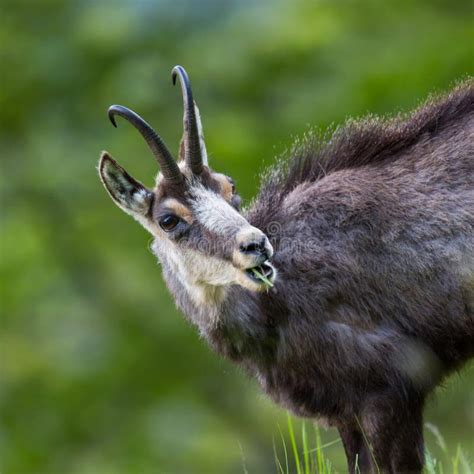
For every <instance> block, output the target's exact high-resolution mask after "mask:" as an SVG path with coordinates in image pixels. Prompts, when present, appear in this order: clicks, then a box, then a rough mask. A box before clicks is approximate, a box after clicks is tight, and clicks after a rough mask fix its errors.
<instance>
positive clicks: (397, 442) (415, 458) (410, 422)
mask: <svg viewBox="0 0 474 474" xmlns="http://www.w3.org/2000/svg"><path fill="white" fill-rule="evenodd" d="M394 435H395V436H394V442H393V448H392V453H391V458H392V467H393V470H394V472H397V473H398V472H400V473H406V474H408V473H409V474H418V473H421V472H422V470H423V464H424V443H423V414H422V406H421V405H410V407H409V410H406V411H405V413H404V415H402V416H401V417H400V418H399V423H398V425H397V426H396V433H394Z"/></svg>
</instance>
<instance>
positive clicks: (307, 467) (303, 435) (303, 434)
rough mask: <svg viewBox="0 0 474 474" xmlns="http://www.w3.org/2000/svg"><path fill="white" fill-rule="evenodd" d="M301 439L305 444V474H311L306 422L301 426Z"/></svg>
mask: <svg viewBox="0 0 474 474" xmlns="http://www.w3.org/2000/svg"><path fill="white" fill-rule="evenodd" d="M301 439H302V442H303V461H304V472H305V474H310V471H311V467H310V465H309V447H308V437H307V435H306V423H305V422H304V421H303V423H302V424H301Z"/></svg>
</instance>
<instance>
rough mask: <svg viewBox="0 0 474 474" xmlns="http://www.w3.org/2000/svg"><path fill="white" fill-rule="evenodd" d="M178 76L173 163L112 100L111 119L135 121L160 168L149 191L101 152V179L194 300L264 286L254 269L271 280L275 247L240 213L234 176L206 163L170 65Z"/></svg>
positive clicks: (195, 116) (193, 112)
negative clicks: (178, 128)
mask: <svg viewBox="0 0 474 474" xmlns="http://www.w3.org/2000/svg"><path fill="white" fill-rule="evenodd" d="M177 76H179V78H180V81H181V86H182V89H183V97H184V108H185V112H184V134H183V139H182V142H181V147H180V159H179V161H178V162H176V161H174V159H173V158H172V157H171V154H170V153H169V151H168V150H167V148H166V146H165V145H164V143H163V142H162V140H161V138H160V137H159V136H158V135H157V134H156V132H155V131H154V130H153V129H152V128H151V127H150V126H149V125H148V124H147V123H146V122H145V121H144V120H143V119H142V118H141V117H139V116H138V115H137V114H135V113H134V112H132V111H131V110H129V109H126V108H125V107H122V106H112V107H110V109H109V118H110V119H111V121H112V123H113V124H114V125H116V124H115V119H114V116H115V115H119V116H121V117H123V118H125V119H126V120H128V121H129V122H130V123H132V125H134V126H135V127H136V128H137V129H138V130H139V131H140V133H141V134H142V135H143V137H144V138H145V140H146V141H147V143H148V145H149V146H150V148H151V150H152V152H153V153H154V155H155V157H156V159H157V161H158V163H159V165H160V168H161V172H160V173H159V174H158V176H157V179H156V184H155V187H154V189H153V190H150V189H148V188H146V187H145V186H144V185H143V184H141V183H140V182H138V181H137V180H136V179H134V178H132V177H131V176H130V175H129V174H128V173H127V172H126V171H125V170H124V169H123V168H122V167H121V166H120V165H119V164H118V163H117V162H116V161H115V160H113V159H112V158H111V156H110V155H109V154H108V153H107V152H103V154H102V156H101V159H100V163H99V174H100V177H101V180H102V182H103V184H104V186H105V188H106V189H107V191H108V192H109V194H110V196H111V197H112V199H113V201H114V202H115V203H116V204H117V205H118V206H119V207H120V208H121V209H122V210H124V211H125V212H126V213H128V214H130V215H131V216H133V217H134V218H135V219H136V220H137V221H138V222H140V223H141V224H142V225H143V226H144V227H145V228H146V229H147V230H148V231H149V232H150V233H151V234H152V235H153V236H154V238H155V240H154V244H153V251H154V252H155V253H156V255H157V256H158V258H159V259H160V260H161V261H162V263H163V264H164V265H165V266H166V268H167V269H168V270H169V271H170V272H172V273H173V274H174V276H175V277H176V278H177V279H178V280H179V281H180V282H181V284H182V285H183V286H184V287H185V288H187V289H188V290H189V292H190V293H191V294H192V295H194V296H195V299H196V298H198V299H199V298H202V297H203V295H209V294H210V292H209V291H206V290H207V289H212V288H215V287H226V286H229V285H234V284H237V285H240V286H243V287H245V288H247V289H249V290H252V291H260V290H263V289H265V288H266V284H265V283H264V282H263V281H262V279H261V278H258V277H256V276H255V272H254V270H256V271H257V272H258V273H259V274H260V275H263V276H264V277H265V278H266V279H267V280H270V282H272V281H273V280H274V279H275V269H274V268H273V266H272V265H271V264H270V263H269V261H268V260H269V259H270V258H271V256H272V254H273V249H272V246H271V244H270V242H269V241H268V238H267V237H266V236H265V235H264V234H263V232H262V231H260V230H259V229H257V228H255V227H253V226H251V225H250V224H249V223H248V222H247V220H246V219H245V218H244V217H243V216H242V214H241V213H240V212H239V207H240V197H239V196H238V194H237V193H236V190H235V186H234V183H233V181H232V179H231V178H229V177H227V176H225V175H223V174H221V173H216V172H213V171H212V170H211V169H210V168H209V166H208V162H207V152H206V147H205V144H204V136H203V133H202V126H201V120H200V116H199V111H198V110H197V107H196V105H195V103H194V101H193V100H192V95H191V89H190V85H189V79H188V77H187V75H186V72H185V71H184V69H182V68H181V67H180V66H176V67H175V68H174V69H173V79H175V78H176V77H177ZM202 290H204V291H202ZM211 293H212V292H211ZM196 295H197V296H196Z"/></svg>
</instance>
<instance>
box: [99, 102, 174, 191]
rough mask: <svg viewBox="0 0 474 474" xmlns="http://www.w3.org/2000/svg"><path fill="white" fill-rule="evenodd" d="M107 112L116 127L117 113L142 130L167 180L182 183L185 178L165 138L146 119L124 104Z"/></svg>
mask: <svg viewBox="0 0 474 474" xmlns="http://www.w3.org/2000/svg"><path fill="white" fill-rule="evenodd" d="M107 113H108V116H109V119H110V121H111V122H112V125H113V126H114V127H116V126H117V124H116V122H115V115H119V116H120V117H123V118H124V119H125V120H127V121H128V122H130V123H131V124H132V125H133V126H134V127H135V128H136V129H137V130H138V131H139V132H140V134H141V135H142V137H143V138H144V139H145V141H146V142H147V144H148V146H149V147H150V150H151V151H152V152H153V155H154V156H155V158H156V161H158V164H159V165H160V169H161V173H162V174H163V176H164V178H165V179H166V180H167V181H172V182H173V183H180V182H181V181H182V180H183V176H182V175H181V171H180V170H179V167H178V164H177V163H176V161H175V160H174V158H173V157H172V156H171V153H170V152H169V151H168V148H166V145H165V144H164V142H163V140H162V139H161V138H160V136H159V135H158V134H157V133H156V132H155V130H153V128H152V127H151V126H150V125H149V124H148V123H147V122H145V120H143V119H142V118H141V117H140V116H139V115H138V114H136V113H135V112H133V110H130V109H127V107H123V106H122V105H112V106H111V107H109V110H108V111H107Z"/></svg>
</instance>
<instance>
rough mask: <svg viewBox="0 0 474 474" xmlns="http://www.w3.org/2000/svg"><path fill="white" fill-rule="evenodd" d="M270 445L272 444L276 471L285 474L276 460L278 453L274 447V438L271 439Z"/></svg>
mask: <svg viewBox="0 0 474 474" xmlns="http://www.w3.org/2000/svg"><path fill="white" fill-rule="evenodd" d="M272 444H273V457H274V459H275V466H276V468H277V471H278V473H279V474H285V471H284V470H283V466H282V465H281V462H280V460H279V459H278V453H277V449H276V445H275V438H272Z"/></svg>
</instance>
